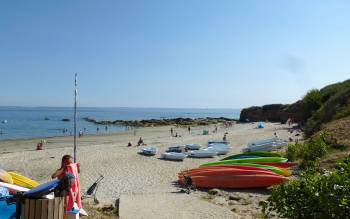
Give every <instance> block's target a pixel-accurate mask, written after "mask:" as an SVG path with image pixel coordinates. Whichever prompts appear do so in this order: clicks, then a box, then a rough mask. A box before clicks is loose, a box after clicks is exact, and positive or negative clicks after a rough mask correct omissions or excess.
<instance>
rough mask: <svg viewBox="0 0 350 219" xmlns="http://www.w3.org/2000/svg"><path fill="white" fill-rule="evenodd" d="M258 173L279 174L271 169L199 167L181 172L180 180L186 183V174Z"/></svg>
mask: <svg viewBox="0 0 350 219" xmlns="http://www.w3.org/2000/svg"><path fill="white" fill-rule="evenodd" d="M257 174H263V175H275V176H278V175H277V174H275V173H273V172H271V171H269V170H263V169H258V170H245V169H235V168H199V169H196V170H192V171H190V172H188V173H184V174H180V175H179V182H180V183H181V184H184V180H185V176H189V177H191V178H192V177H195V176H206V177H212V178H216V177H218V176H219V177H222V176H236V175H257Z"/></svg>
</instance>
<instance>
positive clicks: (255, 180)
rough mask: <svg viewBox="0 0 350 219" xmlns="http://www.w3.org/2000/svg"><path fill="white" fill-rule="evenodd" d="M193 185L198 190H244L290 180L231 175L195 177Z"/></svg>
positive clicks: (266, 175) (279, 177)
mask: <svg viewBox="0 0 350 219" xmlns="http://www.w3.org/2000/svg"><path fill="white" fill-rule="evenodd" d="M191 179H192V183H193V185H194V186H195V187H197V188H222V189H243V188H266V187H269V186H272V185H278V184H281V183H283V182H285V181H287V180H288V179H287V178H285V177H283V176H278V175H272V174H255V175H254V174H253V175H235V176H233V175H229V176H224V175H223V176H216V177H212V176H193V177H191Z"/></svg>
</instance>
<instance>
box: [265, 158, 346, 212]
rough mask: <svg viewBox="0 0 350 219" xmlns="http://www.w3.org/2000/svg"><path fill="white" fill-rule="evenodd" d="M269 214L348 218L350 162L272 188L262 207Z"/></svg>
mask: <svg viewBox="0 0 350 219" xmlns="http://www.w3.org/2000/svg"><path fill="white" fill-rule="evenodd" d="M271 211H275V212H276V213H277V214H278V215H279V216H281V217H286V218H321V219H322V218H339V219H343V218H344V219H345V218H350V162H349V161H348V160H347V161H345V162H344V163H343V164H341V166H340V168H339V169H338V170H336V171H335V172H332V173H331V172H325V173H323V174H318V175H316V174H304V175H302V176H301V178H300V179H297V180H293V181H290V182H289V183H287V184H282V185H280V186H277V187H274V188H272V190H271V196H270V197H269V198H268V201H267V203H265V204H264V205H263V212H264V213H269V212H271Z"/></svg>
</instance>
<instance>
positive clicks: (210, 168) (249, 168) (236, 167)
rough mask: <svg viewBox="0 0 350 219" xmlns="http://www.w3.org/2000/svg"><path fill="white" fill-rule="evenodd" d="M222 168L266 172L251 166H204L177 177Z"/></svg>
mask: <svg viewBox="0 0 350 219" xmlns="http://www.w3.org/2000/svg"><path fill="white" fill-rule="evenodd" d="M222 168H233V169H241V170H257V171H259V170H266V169H262V168H258V167H252V166H241V165H239V166H238V165H222V166H206V167H200V168H195V169H191V170H185V171H182V172H180V173H179V175H183V174H186V173H191V172H197V171H203V170H215V169H222ZM266 171H268V172H271V173H273V172H272V171H271V170H266Z"/></svg>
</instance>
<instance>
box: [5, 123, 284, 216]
mask: <svg viewBox="0 0 350 219" xmlns="http://www.w3.org/2000/svg"><path fill="white" fill-rule="evenodd" d="M170 127H172V126H165V127H145V128H138V129H137V135H136V136H134V134H133V130H131V131H124V132H120V133H114V134H110V135H98V136H96V135H91V136H84V137H82V138H79V139H78V142H77V143H78V154H77V159H78V162H79V163H81V167H82V172H81V175H80V181H81V186H82V192H84V191H85V190H86V188H88V187H89V186H91V185H92V183H93V182H94V181H95V180H96V179H97V178H98V177H99V176H100V174H102V175H103V176H104V177H105V179H104V180H103V181H102V182H101V185H100V187H99V190H98V193H97V199H98V200H99V201H100V203H101V205H103V204H113V203H114V201H115V199H116V198H120V200H121V202H120V203H121V205H120V214H121V217H120V218H142V217H143V218H147V217H149V218H173V216H174V215H177V216H178V218H236V216H237V215H241V216H243V217H253V216H252V215H256V214H257V213H259V212H260V210H259V209H257V208H259V207H258V206H257V202H256V201H254V200H264V198H266V195H261V194H258V193H256V192H251V191H246V190H235V191H234V192H233V194H237V195H239V196H244V197H246V199H254V200H253V201H252V204H249V205H245V204H244V203H243V204H240V203H235V205H234V206H232V205H227V204H225V203H226V202H223V203H224V204H222V205H221V204H220V203H221V202H220V200H219V199H221V198H222V197H221V198H220V197H218V198H217V199H218V200H216V198H215V200H211V201H208V200H206V199H205V197H206V196H207V193H206V192H205V191H196V192H193V193H191V194H189V195H188V194H185V193H182V192H181V188H179V187H177V186H174V184H173V183H174V182H176V181H177V179H178V178H177V173H178V172H180V171H182V170H186V169H191V168H196V167H198V166H199V165H200V164H202V163H204V162H208V161H214V160H218V159H221V158H223V157H224V156H220V157H215V158H204V159H191V158H186V159H185V160H184V161H183V162H172V161H164V160H161V159H159V158H160V154H161V153H163V152H164V151H165V150H166V149H167V148H168V147H169V146H175V145H179V144H188V143H198V144H201V145H203V146H206V145H207V142H208V141H209V140H219V139H222V137H223V134H224V133H225V132H228V133H229V134H228V140H229V141H230V142H231V147H232V150H231V152H230V153H229V154H228V155H231V154H236V153H240V152H241V150H242V149H243V148H244V147H245V145H246V144H247V143H248V142H250V141H253V140H258V139H264V138H270V137H271V136H273V133H274V132H277V133H278V134H279V135H280V137H281V138H283V139H288V138H289V137H290V133H289V132H288V127H287V125H282V124H277V123H266V126H265V128H264V129H256V123H255V124H252V123H246V124H235V125H233V126H232V127H229V128H225V127H223V126H220V127H219V130H218V133H213V132H212V130H213V129H214V126H200V127H193V129H192V132H191V133H188V131H187V129H185V128H175V130H174V131H176V132H178V133H179V135H181V136H182V137H178V138H175V137H170ZM203 129H208V130H209V132H210V133H209V135H202V131H203ZM140 136H142V138H143V139H144V141H145V143H146V144H147V145H148V146H155V147H157V148H158V150H159V153H158V154H157V155H156V156H154V157H145V156H142V155H139V154H138V152H139V151H140V149H141V148H142V146H141V147H136V146H132V147H127V146H126V145H127V143H128V142H129V141H131V142H132V143H136V142H137V140H138V138H139V137H140ZM36 143H37V142H36V141H35V140H33V139H31V140H12V141H11V142H3V141H2V142H0V160H1V165H2V168H4V169H5V170H9V171H17V172H19V173H21V174H23V175H25V176H27V177H30V178H32V179H34V180H37V181H39V182H40V183H44V182H47V181H49V180H50V175H51V174H52V172H53V171H55V170H56V169H57V168H58V167H59V165H60V159H61V157H62V156H63V155H64V154H72V152H73V147H72V145H73V138H72V137H58V138H57V137H56V138H50V139H48V141H47V144H46V146H45V149H44V150H42V151H36V150H34V149H35V147H36ZM250 196H252V197H254V198H251V197H250ZM216 202H218V203H216ZM233 207H234V208H235V209H236V212H233V211H231V209H232V208H233ZM135 208H136V209H138V211H135Z"/></svg>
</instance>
